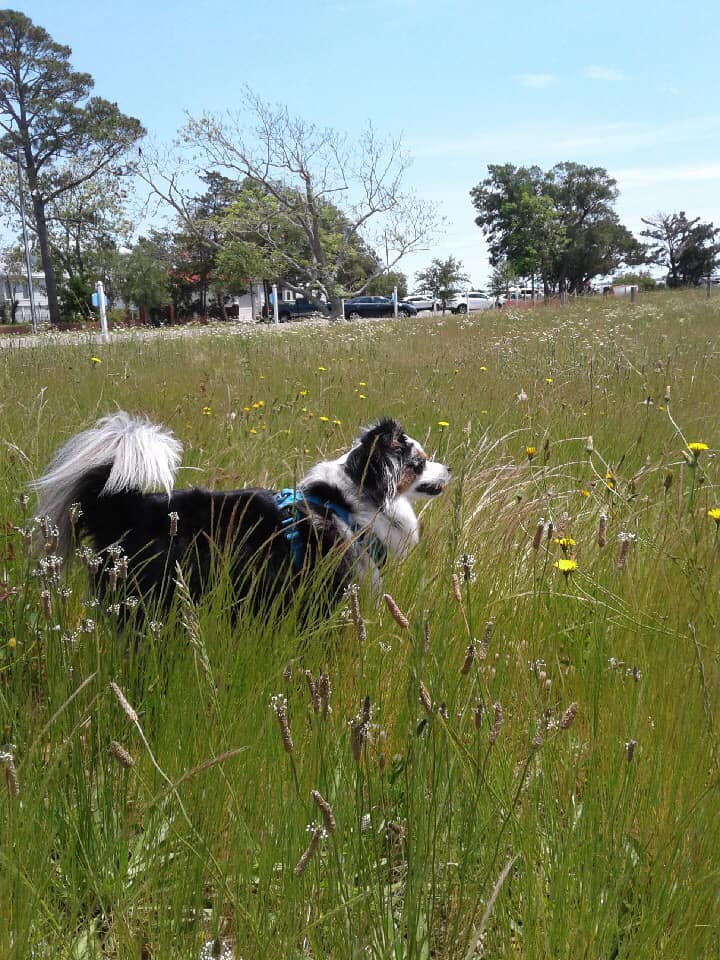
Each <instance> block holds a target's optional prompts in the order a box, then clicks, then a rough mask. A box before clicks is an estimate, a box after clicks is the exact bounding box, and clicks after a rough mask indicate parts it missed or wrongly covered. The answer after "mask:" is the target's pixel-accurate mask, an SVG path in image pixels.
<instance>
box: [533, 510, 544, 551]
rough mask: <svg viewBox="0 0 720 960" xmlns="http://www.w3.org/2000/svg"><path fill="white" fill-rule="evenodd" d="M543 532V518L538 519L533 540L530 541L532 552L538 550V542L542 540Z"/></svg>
mask: <svg viewBox="0 0 720 960" xmlns="http://www.w3.org/2000/svg"><path fill="white" fill-rule="evenodd" d="M544 530H545V519H544V517H540V519H539V520H538V522H537V525H536V527H535V536H534V537H533V540H532V546H533V550H539V549H540V541H541V540H542V536H543V532H544Z"/></svg>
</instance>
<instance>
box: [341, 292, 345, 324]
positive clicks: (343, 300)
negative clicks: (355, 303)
mask: <svg viewBox="0 0 720 960" xmlns="http://www.w3.org/2000/svg"><path fill="white" fill-rule="evenodd" d="M344 319H345V297H340V320H344Z"/></svg>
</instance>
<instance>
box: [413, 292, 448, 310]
mask: <svg viewBox="0 0 720 960" xmlns="http://www.w3.org/2000/svg"><path fill="white" fill-rule="evenodd" d="M405 303H411V304H412V305H413V306H414V307H415V309H416V310H417V312H418V313H420V311H421V310H440V309H441V307H442V304H441V303H440V301H439V300H433V298H432V297H427V296H424V295H423V294H419V293H414V294H413V295H412V296H411V297H405Z"/></svg>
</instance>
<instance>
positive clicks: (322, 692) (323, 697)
mask: <svg viewBox="0 0 720 960" xmlns="http://www.w3.org/2000/svg"><path fill="white" fill-rule="evenodd" d="M317 692H318V696H319V697H320V706H321V709H322V715H323V716H324V717H326V716H327V715H328V714H329V713H330V712H331V710H330V695H331V693H332V690H331V688H330V674H328V673H325V672H323V673H321V674H320V676H319V677H318V681H317Z"/></svg>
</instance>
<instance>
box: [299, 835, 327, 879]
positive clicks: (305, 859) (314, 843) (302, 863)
mask: <svg viewBox="0 0 720 960" xmlns="http://www.w3.org/2000/svg"><path fill="white" fill-rule="evenodd" d="M310 829H312V834H311V836H310V843H309V844H308V846H307V848H306V850H305V851H304V852H303V854H302V856H301V857H300V859H299V860H298V862H297V863H296V864H295V869H294V870H293V873H294V874H295V876H296V877H301V876H302V875H303V874H304V873H305V871H306V870H307V865H308V864H309V863H310V861H311V860H312V858H313V856H314V854H315V851H316V850H317V848H318V846H319V845H320V840H321V839H322V838H323V835H324V831H323V829H322V827H317V826H314V825H313V826H311V828H310Z"/></svg>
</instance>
